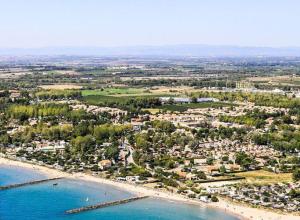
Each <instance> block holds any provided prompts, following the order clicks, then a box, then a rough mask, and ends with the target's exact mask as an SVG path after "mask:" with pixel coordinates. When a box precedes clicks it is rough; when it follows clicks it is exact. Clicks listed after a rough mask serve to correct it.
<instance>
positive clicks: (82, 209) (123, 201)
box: [65, 196, 149, 214]
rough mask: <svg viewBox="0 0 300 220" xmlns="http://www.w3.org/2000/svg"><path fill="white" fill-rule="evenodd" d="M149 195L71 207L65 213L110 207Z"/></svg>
mask: <svg viewBox="0 0 300 220" xmlns="http://www.w3.org/2000/svg"><path fill="white" fill-rule="evenodd" d="M148 197H149V196H139V197H133V198H129V199H121V200H116V201H112V202H104V203H99V204H96V205H90V206H84V207H81V208H76V209H70V210H67V211H65V213H66V214H75V213H79V212H85V211H90V210H94V209H100V208H105V207H109V206H115V205H121V204H125V203H129V202H133V201H136V200H140V199H145V198H148Z"/></svg>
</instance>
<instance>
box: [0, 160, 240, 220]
mask: <svg viewBox="0 0 300 220" xmlns="http://www.w3.org/2000/svg"><path fill="white" fill-rule="evenodd" d="M43 178H45V176H43V175H41V174H40V173H38V172H36V171H33V170H30V169H24V168H19V167H6V166H0V185H1V186H3V185H7V184H12V183H22V182H26V181H30V180H37V179H43ZM56 182H57V183H58V185H57V186H53V182H48V183H43V184H38V185H31V186H25V187H22V188H16V189H10V190H4V191H0V220H48V219H49V220H98V219H99V220H100V219H101V220H107V219H116V220H123V219H124V220H129V219H130V220H140V219H143V220H144V219H145V220H147V219H151V220H152V219H162V220H185V219H186V220H193V219H195V220H196V219H197V220H237V219H238V218H236V217H233V216H231V215H227V214H226V213H224V212H221V211H218V210H215V209H210V208H202V207H198V206H194V205H187V204H181V203H179V202H170V201H165V200H160V199H152V198H149V199H145V200H139V201H136V202H132V203H128V204H123V205H119V206H113V207H108V208H103V209H99V210H93V211H89V212H84V213H80V214H73V215H67V214H65V213H64V211H65V210H67V209H72V208H77V207H81V206H86V205H91V204H95V203H99V202H104V201H112V200H116V199H123V198H129V197H131V196H134V195H133V194H131V193H129V192H126V189H124V190H120V189H118V188H114V187H111V186H108V185H102V184H98V183H92V182H85V181H75V180H69V179H63V180H59V181H56Z"/></svg>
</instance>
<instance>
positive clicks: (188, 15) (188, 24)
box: [0, 0, 300, 48]
mask: <svg viewBox="0 0 300 220" xmlns="http://www.w3.org/2000/svg"><path fill="white" fill-rule="evenodd" d="M299 10H300V1H299V0H0V28H1V29H0V30H1V31H0V47H22V48H33V47H51V46H133V45H170V44H209V45H238V46H275V47H284V46H298V47H299V46H300V28H299V25H300V12H299Z"/></svg>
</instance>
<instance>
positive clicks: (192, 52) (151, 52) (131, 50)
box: [0, 45, 300, 57]
mask: <svg viewBox="0 0 300 220" xmlns="http://www.w3.org/2000/svg"><path fill="white" fill-rule="evenodd" d="M0 55H79V56H185V57H187V56H188V57H191V56H193V57H257V56H266V57H283V56H299V57H300V47H282V48H273V47H238V46H209V45H168V46H131V47H45V48H35V49H21V48H0Z"/></svg>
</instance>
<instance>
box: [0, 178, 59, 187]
mask: <svg viewBox="0 0 300 220" xmlns="http://www.w3.org/2000/svg"><path fill="white" fill-rule="evenodd" d="M59 179H62V177H57V178H50V179H42V180H35V181H30V182H26V183H17V184H11V185H7V186H0V190H8V189H13V188H18V187H22V186H28V185H34V184H39V183H44V182H48V181H53V180H59Z"/></svg>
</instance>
